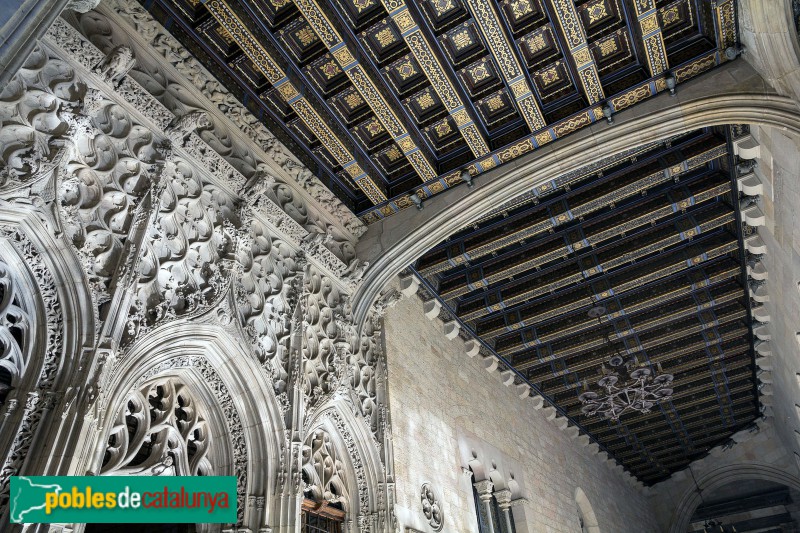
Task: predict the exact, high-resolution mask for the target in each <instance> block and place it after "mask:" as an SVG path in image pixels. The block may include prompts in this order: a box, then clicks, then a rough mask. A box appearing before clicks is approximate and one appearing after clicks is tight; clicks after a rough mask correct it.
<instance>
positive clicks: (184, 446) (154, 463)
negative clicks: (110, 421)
mask: <svg viewBox="0 0 800 533" xmlns="http://www.w3.org/2000/svg"><path fill="white" fill-rule="evenodd" d="M211 445H212V439H211V432H210V429H209V427H208V424H207V422H206V416H205V414H204V411H203V408H202V406H201V405H199V404H198V402H197V401H196V400H195V399H194V398H193V397H192V394H191V392H190V391H189V388H188V387H187V386H186V385H185V384H183V383H182V382H181V381H179V380H178V379H175V378H161V379H157V380H155V381H152V382H150V383H148V384H146V385H145V386H143V387H141V388H140V389H139V390H134V391H133V392H131V394H129V395H128V397H127V398H125V400H124V403H123V406H122V408H121V409H120V410H119V412H118V413H117V416H116V419H115V422H114V425H113V426H112V428H111V433H110V435H109V437H108V446H107V448H106V453H105V457H104V458H103V465H102V468H101V473H102V474H103V475H155V476H159V475H173V476H197V475H201V476H211V475H214V467H213V465H212V464H211V462H210V461H209V458H208V454H209V449H210V447H211Z"/></svg>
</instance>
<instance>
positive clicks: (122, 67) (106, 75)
mask: <svg viewBox="0 0 800 533" xmlns="http://www.w3.org/2000/svg"><path fill="white" fill-rule="evenodd" d="M135 64H136V59H135V58H134V57H133V50H131V48H130V47H129V46H125V45H124V44H121V45H118V46H115V47H114V48H112V49H111V50H109V51H108V54H107V55H106V57H104V58H103V60H102V61H101V62H100V63H99V64H98V65H97V72H98V74H100V76H101V77H102V78H103V79H104V80H105V81H107V82H108V83H118V82H120V81H122V78H124V77H125V75H126V74H128V71H129V70H130V69H132V68H133V66H134V65H135Z"/></svg>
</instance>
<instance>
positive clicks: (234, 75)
mask: <svg viewBox="0 0 800 533" xmlns="http://www.w3.org/2000/svg"><path fill="white" fill-rule="evenodd" d="M142 3H143V5H144V6H145V7H146V8H148V9H149V10H150V11H151V13H152V14H153V15H154V16H155V17H156V19H158V20H159V21H161V22H162V23H163V24H164V25H165V27H166V28H167V29H168V30H170V31H171V32H172V33H173V34H174V35H175V36H176V37H177V38H178V39H179V40H180V41H181V42H183V43H184V44H185V46H186V47H187V48H188V49H189V50H190V51H191V52H192V53H193V54H194V55H196V56H197V57H198V58H199V59H200V60H201V61H203V62H204V63H205V65H206V66H207V67H208V68H209V69H210V70H211V71H212V72H213V73H214V74H215V75H216V76H217V77H218V78H219V79H220V80H221V81H222V82H223V83H224V84H225V85H226V86H227V87H228V89H230V90H231V91H232V92H233V94H235V95H236V96H237V97H238V98H239V99H240V100H241V101H242V102H243V103H244V104H245V105H246V106H247V107H248V108H249V109H250V110H251V111H252V112H253V113H254V114H255V115H256V116H258V117H260V118H261V119H262V120H264V122H265V123H266V124H267V125H268V126H269V127H270V129H271V130H272V131H273V132H275V134H276V135H277V136H278V137H279V139H280V140H281V141H282V142H284V144H286V145H287V146H288V147H289V148H290V149H291V150H292V151H293V152H294V153H295V154H297V155H298V156H299V157H301V159H302V160H303V162H304V163H305V164H306V165H307V166H308V167H309V168H310V169H311V170H312V171H313V172H314V173H315V174H317V175H318V176H319V177H320V178H321V179H322V180H323V181H324V182H325V183H326V184H327V185H328V186H329V188H330V189H331V190H332V191H334V192H335V193H336V194H337V195H339V197H340V198H341V199H342V200H343V201H344V202H345V204H346V205H348V206H350V207H351V208H352V209H353V210H354V211H355V212H356V213H357V214H358V215H359V216H361V217H362V219H363V220H364V221H365V222H367V223H370V222H374V221H376V220H378V219H380V218H383V217H387V216H391V215H392V214H394V213H396V212H398V211H399V210H401V209H405V208H408V207H409V206H411V205H412V204H411V202H410V200H409V195H410V194H412V193H415V192H416V194H417V195H418V196H419V197H421V198H423V199H424V198H426V197H429V196H431V195H434V194H438V193H440V192H443V191H444V190H446V189H448V188H450V187H453V186H456V185H459V184H461V183H462V180H461V172H462V171H463V170H465V169H466V170H469V172H470V173H471V174H472V175H473V176H478V175H480V174H481V173H483V172H485V171H487V170H490V169H492V168H494V167H497V166H498V165H502V164H503V163H506V162H508V161H510V160H512V159H514V158H516V157H519V156H521V155H523V154H525V153H529V152H532V151H534V150H536V149H537V148H538V147H540V146H542V145H544V144H547V143H549V142H552V141H554V140H556V139H559V138H562V137H565V136H567V135H569V134H570V133H572V132H574V131H576V130H578V129H580V128H583V127H585V126H588V125H590V124H592V123H593V122H595V121H597V120H604V116H603V112H602V108H603V106H604V105H608V106H609V108H610V109H611V110H612V111H613V112H616V111H619V110H622V109H625V108H627V107H629V106H631V105H634V104H636V103H638V102H640V101H642V100H644V99H646V98H649V97H651V96H653V95H656V94H657V93H659V92H662V91H664V90H666V89H667V85H666V81H665V79H666V77H667V76H668V75H669V76H674V77H675V79H676V80H677V82H678V84H679V85H680V83H681V82H683V81H685V80H687V79H690V78H692V77H694V76H697V75H699V74H701V73H702V72H705V71H707V70H709V69H711V68H713V67H714V66H716V65H718V64H720V63H721V62H723V61H726V60H727V59H726V57H725V54H724V53H722V51H723V50H724V49H725V48H726V47H728V46H731V45H734V44H735V42H736V17H735V2H734V0H717V1H716V2H710V1H707V0H502V1H499V2H497V1H494V0H415V1H408V2H407V1H405V0H142Z"/></svg>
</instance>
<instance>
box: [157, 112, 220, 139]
mask: <svg viewBox="0 0 800 533" xmlns="http://www.w3.org/2000/svg"><path fill="white" fill-rule="evenodd" d="M210 126H211V121H210V120H209V118H208V113H206V112H205V111H199V110H195V111H189V112H188V113H186V114H185V115H182V116H180V117H175V118H174V119H173V120H172V122H170V123H169V125H168V126H167V129H166V130H164V133H166V134H167V135H169V137H170V139H172V140H173V141H175V142H177V143H180V144H183V143H185V142H186V139H187V138H188V137H189V135H191V134H192V132H193V131H194V130H196V129H197V128H207V127H210Z"/></svg>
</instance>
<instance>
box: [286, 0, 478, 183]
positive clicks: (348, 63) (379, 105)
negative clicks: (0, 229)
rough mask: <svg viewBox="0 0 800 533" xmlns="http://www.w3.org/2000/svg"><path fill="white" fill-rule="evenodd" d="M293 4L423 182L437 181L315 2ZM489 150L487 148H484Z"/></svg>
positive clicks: (386, 103)
mask: <svg viewBox="0 0 800 533" xmlns="http://www.w3.org/2000/svg"><path fill="white" fill-rule="evenodd" d="M294 3H295V5H296V6H297V8H298V9H299V10H300V12H301V13H302V14H303V16H304V17H305V19H306V20H307V21H308V23H309V24H310V25H311V28H312V29H313V30H314V32H315V33H316V34H317V35H318V36H319V38H320V40H321V41H322V43H323V44H324V45H325V47H326V48H327V49H328V50H329V51H330V52H331V55H332V56H333V57H334V59H335V60H336V62H337V63H338V65H339V68H341V69H342V70H343V71H344V73H345V74H347V77H348V78H349V79H350V82H351V83H352V84H353V86H354V87H355V88H356V90H358V92H359V94H361V96H362V98H364V101H366V102H367V105H369V107H370V109H372V112H373V113H375V116H376V117H378V120H380V122H381V124H382V125H383V127H384V128H385V129H386V131H387V132H388V133H389V135H391V136H392V139H393V140H394V142H395V143H397V145H398V146H399V147H400V150H402V152H403V155H405V156H406V158H407V159H408V161H409V162H410V163H411V166H412V167H414V170H415V171H416V173H417V175H418V176H419V177H420V179H421V180H422V181H423V182H427V181H429V180H432V179H434V178H436V176H437V175H438V174H437V172H436V170H435V167H434V165H433V164H432V163H431V162H430V160H429V158H428V157H427V156H426V155H425V154H424V153H423V152H422V150H421V149H420V147H419V146H418V145H417V143H416V142H415V141H414V139H413V138H412V137H411V134H410V133H409V132H408V130H406V128H405V126H404V125H403V122H402V121H401V120H400V118H398V116H397V115H396V114H395V112H394V111H393V110H392V108H391V107H390V106H389V103H388V102H387V101H386V100H385V99H384V98H383V96H382V95H381V92H380V91H379V90H378V88H377V87H376V86H375V84H374V83H373V82H372V80H371V79H370V77H369V75H368V74H367V71H366V70H364V66H363V65H361V64H360V63H359V62H358V61H357V60H356V57H355V54H354V53H353V51H352V50H350V47H349V46H348V45H347V43H345V42H344V40H343V39H342V36H341V35H339V32H338V31H336V28H334V27H333V24H331V21H330V20H328V17H327V16H326V15H325V13H324V12H323V10H322V8H321V7H320V5H319V4H318V3H317V2H316V1H315V0H294ZM487 150H488V149H487Z"/></svg>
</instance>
